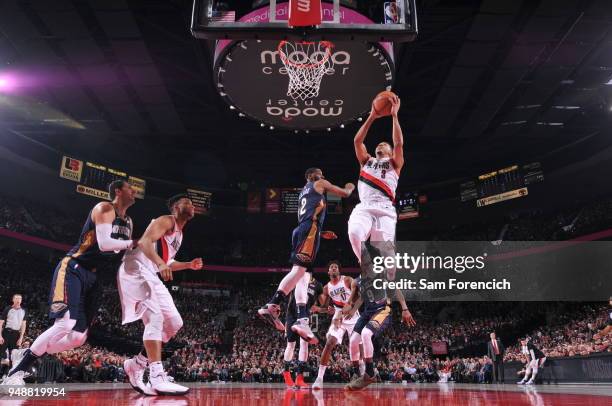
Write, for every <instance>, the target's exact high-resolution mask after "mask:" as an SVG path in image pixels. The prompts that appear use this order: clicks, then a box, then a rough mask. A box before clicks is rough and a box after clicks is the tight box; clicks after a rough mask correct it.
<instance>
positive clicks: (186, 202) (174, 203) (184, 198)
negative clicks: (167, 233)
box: [168, 193, 195, 220]
mask: <svg viewBox="0 0 612 406" xmlns="http://www.w3.org/2000/svg"><path fill="white" fill-rule="evenodd" d="M168 210H170V213H172V214H174V215H175V216H177V217H185V218H187V220H191V219H192V218H193V216H194V215H195V207H193V202H192V201H191V199H190V198H189V196H188V195H187V194H185V193H181V194H178V195H174V196H172V197H171V198H170V199H168Z"/></svg>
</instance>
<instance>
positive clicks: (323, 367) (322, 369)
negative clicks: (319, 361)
mask: <svg viewBox="0 0 612 406" xmlns="http://www.w3.org/2000/svg"><path fill="white" fill-rule="evenodd" d="M326 369H327V365H319V374H318V375H317V379H320V380H323V377H324V376H325V370H326Z"/></svg>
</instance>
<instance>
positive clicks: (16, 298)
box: [13, 293, 23, 306]
mask: <svg viewBox="0 0 612 406" xmlns="http://www.w3.org/2000/svg"><path fill="white" fill-rule="evenodd" d="M22 299H23V298H22V297H21V295H20V294H19V293H15V294H14V295H13V304H14V305H15V306H19V305H21V300H22Z"/></svg>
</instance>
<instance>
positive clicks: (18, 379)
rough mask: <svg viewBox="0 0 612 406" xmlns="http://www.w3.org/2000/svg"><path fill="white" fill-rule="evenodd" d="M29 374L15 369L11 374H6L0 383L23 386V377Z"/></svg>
mask: <svg viewBox="0 0 612 406" xmlns="http://www.w3.org/2000/svg"><path fill="white" fill-rule="evenodd" d="M28 376H29V374H26V373H25V372H23V371H17V372H15V373H14V374H13V375H11V376H7V377H6V378H4V379H3V380H2V383H0V385H2V386H25V381H24V380H23V379H24V378H26V377H28Z"/></svg>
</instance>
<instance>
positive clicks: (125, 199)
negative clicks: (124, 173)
mask: <svg viewBox="0 0 612 406" xmlns="http://www.w3.org/2000/svg"><path fill="white" fill-rule="evenodd" d="M108 194H109V196H110V199H111V200H112V201H118V202H121V204H123V205H125V206H131V205H133V204H134V202H135V201H136V192H134V189H132V185H130V184H129V183H128V181H127V180H125V179H117V180H114V181H112V182H111V183H110V184H109V185H108Z"/></svg>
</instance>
